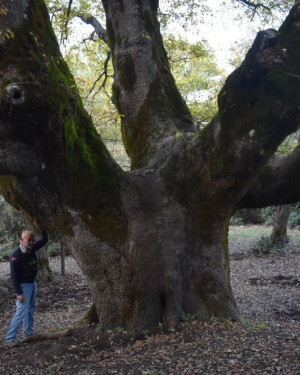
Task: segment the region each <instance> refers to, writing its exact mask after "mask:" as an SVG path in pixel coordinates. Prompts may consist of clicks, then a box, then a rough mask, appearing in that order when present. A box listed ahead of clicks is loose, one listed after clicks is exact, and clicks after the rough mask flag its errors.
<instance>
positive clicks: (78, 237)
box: [0, 0, 300, 330]
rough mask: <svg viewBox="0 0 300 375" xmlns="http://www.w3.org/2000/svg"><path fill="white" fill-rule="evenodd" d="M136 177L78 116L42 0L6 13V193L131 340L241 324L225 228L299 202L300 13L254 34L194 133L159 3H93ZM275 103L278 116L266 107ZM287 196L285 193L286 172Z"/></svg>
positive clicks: (23, 0)
mask: <svg viewBox="0 0 300 375" xmlns="http://www.w3.org/2000/svg"><path fill="white" fill-rule="evenodd" d="M102 4H103V7H104V11H105V15H106V25H107V27H106V29H107V37H108V43H109V47H110V51H111V56H112V64H113V69H114V81H113V101H114V103H115V105H116V107H117V109H118V112H119V115H120V117H121V129H122V139H123V142H124V145H125V149H126V151H127V153H128V155H129V157H130V160H131V170H132V171H130V172H125V171H123V170H122V169H121V168H120V167H119V166H118V164H117V163H116V162H115V161H114V160H113V159H112V157H111V155H110V154H109V152H108V151H107V149H106V147H105V145H104V143H103V141H102V140H101V137H100V136H99V134H98V133H97V131H96V129H95V127H94V126H93V124H92V121H91V118H90V116H89V115H88V114H87V112H86V111H85V110H84V108H83V105H82V102H81V99H80V95H79V93H78V90H77V88H76V85H75V82H74V79H73V77H72V75H71V74H70V72H69V70H68V67H67V65H66V63H65V61H64V60H63V59H62V56H61V54H60V52H59V48H58V44H57V41H56V39H55V36H54V33H53V31H52V28H51V24H50V19H49V17H48V14H47V9H46V7H45V4H44V3H43V1H42V0H28V1H27V0H15V2H14V4H12V3H11V1H8V0H7V1H3V4H2V5H1V7H2V8H1V9H2V17H1V18H0V26H1V31H2V34H1V40H0V42H1V48H0V54H1V56H0V57H1V58H0V72H1V74H0V86H1V91H0V92H1V107H0V174H1V177H0V186H1V188H2V191H3V193H4V195H5V198H6V199H7V200H8V201H9V202H10V203H11V204H13V205H14V206H15V207H17V208H18V209H21V210H23V212H25V213H26V215H27V217H28V218H30V219H31V220H36V221H38V222H40V223H41V224H42V225H43V226H44V227H45V228H47V229H48V230H49V231H51V232H54V233H55V234H56V236H57V237H58V238H59V239H60V241H61V242H62V243H63V244H64V245H65V246H66V247H67V248H68V249H70V251H71V252H72V254H73V255H74V257H75V258H76V260H77V262H78V264H79V266H80V267H81V269H82V271H83V273H84V274H85V275H86V277H87V279H88V281H89V285H90V287H91V291H92V295H93V299H94V302H95V308H96V311H97V315H98V317H99V321H100V324H101V325H102V326H103V327H108V326H112V327H115V326H116V325H117V326H122V327H126V328H128V329H132V330H140V329H143V328H145V327H147V326H151V325H155V324H157V323H159V322H162V321H163V322H166V323H169V324H174V323H176V322H177V321H178V320H179V319H180V317H181V315H182V313H183V312H186V313H191V314H196V315H198V317H199V318H201V319H205V318H208V317H209V316H211V315H215V316H218V317H226V318H232V319H239V315H238V312H237V309H236V304H235V300H234V297H233V295H232V291H231V287H230V280H229V275H230V268H229V260H228V245H227V243H228V242H227V236H228V223H229V219H230V217H231V215H232V214H233V212H234V211H235V210H236V208H237V207H259V206H264V205H270V204H283V203H290V202H292V201H298V200H299V188H298V187H299V183H300V171H299V167H298V165H299V163H298V158H299V157H300V151H299V150H300V149H299V148H296V149H295V150H294V151H293V152H292V153H291V154H289V155H288V156H287V157H285V158H283V159H280V160H276V161H275V160H271V157H272V156H273V154H274V153H275V151H276V149H277V147H278V146H279V145H280V144H281V143H282V141H283V139H284V138H285V137H286V136H287V135H288V134H290V133H292V132H294V131H295V130H296V129H297V127H298V125H299V117H300V113H299V104H298V103H299V92H300V90H299V89H300V80H299V79H298V77H299V76H300V72H299V69H300V68H299V67H300V61H299V58H300V53H299V52H300V51H299V48H300V47H299V46H300V44H299V39H300V29H299V14H300V3H299V1H296V3H295V5H294V7H293V8H292V10H291V13H290V14H289V16H288V17H287V19H286V21H285V22H284V23H283V25H282V26H281V27H280V29H279V30H278V32H276V31H274V30H267V31H265V32H260V33H258V35H257V37H256V39H255V41H254V43H253V45H252V47H251V49H250V50H249V52H248V53H247V55H246V58H245V60H244V61H243V63H242V64H241V66H240V67H239V68H238V69H237V70H236V71H235V72H233V73H232V74H231V75H230V76H229V77H228V78H227V80H226V82H225V84H224V86H223V88H222V90H221V91H220V93H219V96H218V108H219V111H218V114H217V115H216V116H215V117H214V118H213V119H212V121H211V122H210V123H209V124H208V125H207V126H206V127H205V128H204V129H202V130H201V131H196V129H195V125H194V122H193V118H192V115H191V113H190V111H189V109H188V107H187V105H186V103H185V101H184V100H183V98H182V96H181V94H180V93H179V91H178V89H177V87H176V84H175V80H174V78H173V76H172V74H171V69H170V65H169V62H168V58H167V54H166V51H165V48H164V44H163V40H162V37H161V33H160V26H159V23H158V20H157V5H158V3H157V2H156V1H150V0H142V1H139V2H136V1H135V0H127V1H119V0H110V1H106V0H105V1H103V2H102ZM275 104H276V105H275ZM291 175H292V176H293V178H294V181H295V186H294V187H293V186H292V187H289V188H287V187H288V181H289V179H290V176H291Z"/></svg>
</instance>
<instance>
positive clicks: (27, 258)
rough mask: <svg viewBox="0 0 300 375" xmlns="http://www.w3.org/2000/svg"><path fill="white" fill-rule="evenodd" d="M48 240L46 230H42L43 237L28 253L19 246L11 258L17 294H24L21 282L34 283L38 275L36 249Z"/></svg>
mask: <svg viewBox="0 0 300 375" xmlns="http://www.w3.org/2000/svg"><path fill="white" fill-rule="evenodd" d="M47 242H48V235H47V232H46V231H44V230H43V231H42V238H41V239H40V240H39V241H37V242H36V243H35V244H34V245H33V248H32V249H31V250H30V252H28V253H23V252H22V251H21V249H20V246H18V247H17V248H16V249H15V250H14V251H13V252H12V253H11V254H10V258H9V263H10V279H11V282H12V285H13V287H14V289H15V291H16V293H17V295H19V294H22V293H23V292H22V289H21V287H20V284H21V283H33V282H34V281H35V279H36V275H37V258H36V254H35V253H36V251H37V250H39V249H40V248H41V247H43V246H44V245H45V244H46V243H47Z"/></svg>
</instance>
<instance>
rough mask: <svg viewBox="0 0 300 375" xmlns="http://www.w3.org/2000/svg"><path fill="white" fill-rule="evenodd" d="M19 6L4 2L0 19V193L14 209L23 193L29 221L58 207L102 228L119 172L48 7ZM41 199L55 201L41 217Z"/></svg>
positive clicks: (38, 0)
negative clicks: (86, 103)
mask: <svg viewBox="0 0 300 375" xmlns="http://www.w3.org/2000/svg"><path fill="white" fill-rule="evenodd" d="M17 3H18V4H17ZM25 4H26V5H25ZM14 5H15V6H11V1H9V0H7V1H4V2H3V6H6V7H7V9H8V11H7V12H6V14H5V15H2V16H1V18H0V28H1V30H4V32H5V34H4V36H3V34H1V36H3V37H2V39H1V41H0V42H1V45H0V86H1V101H0V137H1V141H0V148H1V152H0V173H1V174H5V175H6V176H7V177H1V178H0V185H1V188H2V190H3V192H4V194H5V195H6V198H7V199H8V200H9V201H13V200H14V199H15V198H14V194H15V193H14V186H18V194H19V196H20V195H22V189H23V193H24V194H23V197H22V199H20V201H22V204H20V207H21V206H22V205H23V208H24V210H27V211H28V210H31V212H30V214H31V215H34V211H36V212H35V213H36V215H40V216H41V217H42V216H43V215H44V216H48V217H49V215H54V213H53V211H55V210H56V208H57V206H59V205H60V206H61V207H60V209H62V210H63V209H68V210H70V209H72V210H77V211H80V212H81V214H82V215H83V217H85V219H86V220H87V222H88V215H92V214H93V213H95V215H96V216H97V217H98V219H97V220H99V222H101V220H106V219H105V218H107V215H109V212H110V213H111V212H112V211H113V212H114V214H113V215H115V216H118V215H119V214H120V212H119V211H118V210H119V191H120V183H121V180H122V171H121V169H120V168H119V167H118V166H117V164H116V163H115V162H114V161H113V159H112V158H111V156H110V155H109V153H108V151H107V149H106V148H105V146H104V144H103V142H102V141H101V139H100V136H99V135H98V134H97V132H96V130H95V128H94V126H93V124H92V121H91V119H90V117H89V116H88V114H87V113H86V111H85V110H84V108H83V105H82V103H81V100H80V96H79V94H78V91H77V89H76V86H75V83H74V80H73V77H72V75H71V74H70V72H69V70H68V68H67V65H66V63H65V62H64V61H63V59H62V56H61V54H60V52H59V47H58V44H57V41H56V39H55V36H54V33H53V30H52V28H51V24H50V20H49V16H48V13H47V9H46V6H45V5H44V3H43V1H42V0H30V1H23V2H22V1H21V0H18V1H15V2H14ZM17 5H18V6H17ZM27 5H28V6H27ZM8 31H10V34H9V33H8ZM11 176H14V177H15V179H14V184H11V183H10V181H11V178H12V177H11ZM25 191H26V193H25ZM41 194H43V195H44V196H46V195H47V196H52V197H53V199H52V207H51V209H50V204H49V206H48V207H46V205H45V206H44V207H45V210H46V211H44V212H38V211H39V207H37V205H36V204H34V201H35V199H37V198H36V197H39V199H40V200H42V199H43V197H42V196H40V195H41ZM33 196H35V198H33ZM54 202H55V203H54ZM51 210H52V211H51ZM99 222H98V224H99ZM91 225H92V223H91ZM103 228H104V224H103ZM104 235H105V233H104Z"/></svg>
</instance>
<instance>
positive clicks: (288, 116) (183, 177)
mask: <svg viewBox="0 0 300 375" xmlns="http://www.w3.org/2000/svg"><path fill="white" fill-rule="evenodd" d="M299 20H300V2H299V1H297V2H296V4H295V6H294V7H293V8H292V10H291V12H290V15H289V16H288V17H287V19H286V21H285V22H284V23H283V25H282V27H281V28H280V29H279V31H278V32H276V31H275V30H272V29H270V30H266V31H262V32H259V33H258V35H257V37H256V39H255V41H254V43H253V45H252V47H251V49H250V50H249V52H248V54H247V56H246V58H245V60H244V62H243V63H242V65H241V67H240V68H238V69H237V70H236V71H234V72H233V73H232V74H231V75H230V76H229V77H228V79H227V81H226V83H225V85H224V87H223V89H222V90H221V92H220V94H219V99H218V104H219V113H218V116H217V117H216V118H215V119H214V120H213V121H212V122H211V124H210V125H209V126H208V127H207V128H205V129H204V130H203V131H202V132H201V133H200V134H199V135H198V136H197V137H195V138H193V140H192V141H185V140H184V139H182V142H180V143H178V144H177V145H176V146H175V147H174V150H173V158H172V159H170V162H169V163H168V165H167V166H166V167H165V170H166V171H167V170H169V171H172V170H173V171H174V170H176V172H177V173H176V175H177V176H179V180H180V181H179V182H180V184H181V185H180V186H185V189H186V190H187V191H193V190H192V187H193V186H195V185H196V186H199V188H198V191H197V194H193V193H192V194H193V196H192V194H190V199H191V200H193V202H197V201H198V202H199V200H201V199H204V200H206V201H210V202H214V206H215V207H218V202H219V203H220V204H222V205H224V204H225V202H228V204H229V205H230V206H231V207H233V206H234V204H237V203H238V201H239V200H240V199H241V198H242V197H243V195H244V194H245V193H246V192H247V190H248V189H249V186H250V184H251V181H253V178H254V177H255V176H256V175H257V174H258V173H259V171H260V170H261V168H262V167H263V166H264V165H265V164H266V163H267V162H268V160H269V159H270V158H271V157H272V155H273V154H274V152H275V151H276V149H277V147H278V146H279V145H280V143H281V142H282V141H283V139H284V138H285V137H286V136H287V135H288V134H290V133H292V132H294V131H296V129H297V127H298V126H299V123H300V107H299V102H300V26H299V25H300V23H299ZM177 155H180V158H179V157H178V156H177ZM191 160H193V161H194V162H193V166H191V165H190V161H191ZM299 166H300V164H299ZM294 167H296V168H299V167H297V165H295V164H294ZM167 178H168V179H170V178H169V175H168V174H167ZM208 195H209V196H211V199H210V200H209V199H207V196H208ZM203 197H205V198H203Z"/></svg>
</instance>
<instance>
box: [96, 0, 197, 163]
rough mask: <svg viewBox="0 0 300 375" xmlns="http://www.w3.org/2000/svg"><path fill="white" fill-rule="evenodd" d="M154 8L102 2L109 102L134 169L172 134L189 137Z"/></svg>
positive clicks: (188, 117) (187, 119)
mask: <svg viewBox="0 0 300 375" xmlns="http://www.w3.org/2000/svg"><path fill="white" fill-rule="evenodd" d="M156 3H157V2H155V1H150V0H144V1H140V2H139V3H137V2H136V1H133V0H130V1H126V2H120V1H117V0H112V1H103V5H104V8H105V12H106V17H107V32H108V39H109V45H110V47H111V50H112V57H113V66H114V72H115V76H114V85H113V93H114V102H115V104H116V105H117V108H118V110H119V113H120V114H121V116H122V134H123V139H124V143H125V147H126V150H127V152H128V154H129V156H130V158H131V161H132V167H133V168H140V167H142V166H144V165H146V164H147V163H148V162H149V160H150V159H151V157H152V156H153V155H154V154H155V153H156V152H157V151H158V144H159V143H161V141H162V140H163V139H165V138H167V137H169V136H171V135H174V134H175V133H176V131H183V132H188V131H194V125H193V122H192V117H191V114H190V112H189V110H188V109H187V107H186V104H185V102H184V100H183V99H182V97H181V95H180V93H179V92H178V89H177V87H176V84H175V81H174V78H173V77H172V74H171V72H170V67H169V64H168V58H167V54H166V51H165V49H164V46H163V42H162V38H161V34H160V30H159V23H158V21H157V14H156V12H157V4H156ZM129 19H130V20H131V22H130V25H129V22H128V20H129Z"/></svg>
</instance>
